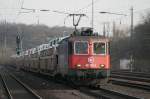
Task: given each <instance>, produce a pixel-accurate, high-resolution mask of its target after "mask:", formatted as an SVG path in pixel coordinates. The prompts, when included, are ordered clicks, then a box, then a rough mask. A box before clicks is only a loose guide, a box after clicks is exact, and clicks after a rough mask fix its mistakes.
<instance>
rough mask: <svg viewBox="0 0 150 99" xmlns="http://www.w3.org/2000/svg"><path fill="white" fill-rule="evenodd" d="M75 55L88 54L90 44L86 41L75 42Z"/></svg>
mask: <svg viewBox="0 0 150 99" xmlns="http://www.w3.org/2000/svg"><path fill="white" fill-rule="evenodd" d="M75 54H88V42H86V41H77V42H75Z"/></svg>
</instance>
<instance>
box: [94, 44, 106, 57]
mask: <svg viewBox="0 0 150 99" xmlns="http://www.w3.org/2000/svg"><path fill="white" fill-rule="evenodd" d="M93 45H94V54H105V53H106V46H105V43H102V42H95V43H94V44H93Z"/></svg>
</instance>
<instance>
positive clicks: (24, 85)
mask: <svg viewBox="0 0 150 99" xmlns="http://www.w3.org/2000/svg"><path fill="white" fill-rule="evenodd" d="M9 75H10V76H11V77H12V78H13V79H14V80H16V81H17V82H18V83H19V84H21V85H22V86H23V87H24V88H25V89H26V90H27V91H28V92H30V93H31V94H32V95H34V96H35V97H36V98H37V99H43V98H42V97H40V96H39V95H38V94H37V93H36V92H34V91H33V90H32V89H31V88H30V87H28V86H27V85H26V84H24V83H23V82H22V81H20V80H19V79H18V78H17V77H15V76H14V75H13V74H10V73H9Z"/></svg>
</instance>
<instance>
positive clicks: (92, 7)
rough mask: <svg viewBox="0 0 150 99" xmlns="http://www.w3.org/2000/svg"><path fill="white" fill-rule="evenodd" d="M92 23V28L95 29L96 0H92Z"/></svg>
mask: <svg viewBox="0 0 150 99" xmlns="http://www.w3.org/2000/svg"><path fill="white" fill-rule="evenodd" d="M91 25H92V29H93V31H94V0H92V22H91Z"/></svg>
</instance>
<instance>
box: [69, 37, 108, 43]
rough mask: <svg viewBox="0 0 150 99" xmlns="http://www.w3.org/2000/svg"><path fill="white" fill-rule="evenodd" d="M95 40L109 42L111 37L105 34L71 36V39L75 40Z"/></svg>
mask: <svg viewBox="0 0 150 99" xmlns="http://www.w3.org/2000/svg"><path fill="white" fill-rule="evenodd" d="M89 39H90V40H93V41H103V42H109V39H108V38H106V37H103V36H72V37H70V39H69V41H75V40H79V41H82V40H89Z"/></svg>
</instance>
